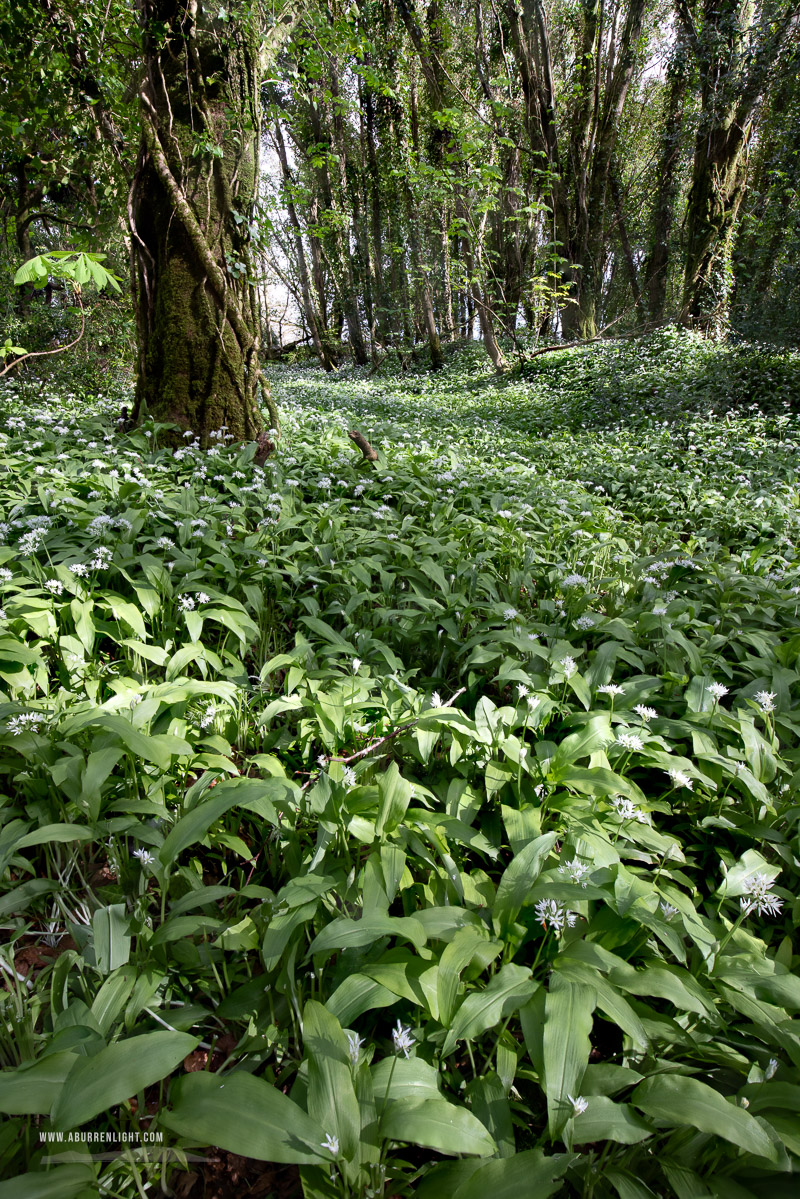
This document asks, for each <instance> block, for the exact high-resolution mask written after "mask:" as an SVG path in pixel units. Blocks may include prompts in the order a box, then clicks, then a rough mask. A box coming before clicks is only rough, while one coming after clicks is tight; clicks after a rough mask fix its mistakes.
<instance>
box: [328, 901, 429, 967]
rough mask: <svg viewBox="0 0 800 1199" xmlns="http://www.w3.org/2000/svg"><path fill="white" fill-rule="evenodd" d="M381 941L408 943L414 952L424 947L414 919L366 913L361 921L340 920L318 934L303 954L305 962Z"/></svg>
mask: <svg viewBox="0 0 800 1199" xmlns="http://www.w3.org/2000/svg"><path fill="white" fill-rule="evenodd" d="M381 937H400V938H402V939H403V940H404V941H411V942H412V944H414V945H416V947H417V949H421V948H422V946H423V945H424V944H425V941H426V937H425V929H424V928H423V927H422V925H421V924H420V922H419V920H417V919H416V918H415V917H413V916H385V915H383V913H381V912H367V913H365V915H363V916H362V917H361V919H360V920H351V919H350V917H349V916H339V917H337V919H336V920H332V921H331V923H330V924H327V925H326V926H325V928H323V930H322V932H320V933H318V934H317V936H316V937H315V938H314V940H313V941H312V942H311V946H310V948H309V950H308V953H307V954H306V959H308V958H310V957H315V956H316V955H317V954H329V953H331V951H332V950H334V949H358V948H360V947H361V946H364V945H372V943H373V942H374V941H377V940H379V939H380V938H381Z"/></svg>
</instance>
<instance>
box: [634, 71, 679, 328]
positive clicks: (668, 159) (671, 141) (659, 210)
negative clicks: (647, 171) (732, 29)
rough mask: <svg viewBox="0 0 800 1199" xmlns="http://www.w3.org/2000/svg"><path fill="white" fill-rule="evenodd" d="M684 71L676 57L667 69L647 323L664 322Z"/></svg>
mask: <svg viewBox="0 0 800 1199" xmlns="http://www.w3.org/2000/svg"><path fill="white" fill-rule="evenodd" d="M686 75H687V72H686V67H685V65H684V64H683V62H682V61H681V57H680V55H676V57H675V59H674V60H673V62H672V63H671V64H670V68H669V91H668V93H667V103H666V109H665V112H664V124H663V132H662V135H661V145H660V148H659V154H658V166H657V168H656V198H655V202H654V204H653V232H652V237H651V242H650V251H649V253H648V255H647V263H646V265H645V269H644V277H645V283H644V288H645V293H646V296H647V307H648V311H649V315H650V319H651V320H653V321H655V322H656V323H658V322H661V321H663V320H664V314H665V312H666V307H667V284H668V282H669V279H668V274H669V261H670V241H671V235H672V226H673V222H674V219H675V201H676V199H677V196H678V185H679V178H678V167H679V165H680V156H681V141H682V135H683V124H684V110H685V103H686V90H687V78H686Z"/></svg>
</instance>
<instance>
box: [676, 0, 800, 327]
mask: <svg viewBox="0 0 800 1199" xmlns="http://www.w3.org/2000/svg"><path fill="white" fill-rule="evenodd" d="M677 8H678V14H679V17H680V20H681V22H682V25H683V28H684V32H685V35H686V38H687V40H688V42H689V44H690V45H691V47H692V49H693V51H694V55H695V59H696V62H697V64H698V67H699V69H700V77H701V114H700V122H699V126H698V130H697V135H696V138H695V146H694V161H693V164H692V185H691V189H690V191H689V198H688V202H687V209H686V260H685V267H684V277H683V297H682V301H681V321H682V322H683V323H684V324H687V325H695V326H697V327H698V328H700V329H702V330H703V331H704V332H706V333H708V334H710V335H712V336H717V335H719V334H721V333H723V332H724V331H725V330H726V327H727V321H728V308H729V301H730V295H731V290H732V283H733V273H732V263H731V255H732V239H733V233H734V228H735V225H736V218H737V215H738V212H739V206H740V204H741V201H742V197H743V195H744V187H745V182H746V174H747V148H748V145H749V142H750V137H751V134H752V128H753V119H754V115H755V109H756V105H757V104H758V101H759V100H760V98H761V96H762V94H763V92H764V89H765V87H766V86H767V84H768V82H769V80H770V78H771V77H772V75H773V73H774V71H775V66H776V63H777V62H778V61H779V59H780V55H781V52H782V50H783V47H784V44H785V42H786V39H787V37H788V36H789V33H790V30H791V29H792V28H793V27H794V26H795V24H796V22H797V16H798V7H797V4H796V3H790V4H787V5H786V6H785V8H784V10H783V12H782V13H781V14H780V16H779V17H778V16H777V14H775V15H774V16H773V19H772V20H770V21H768V22H762V29H761V31H760V32H756V29H755V28H754V15H755V4H754V0H704V7H703V23H702V26H701V27H700V28H698V27H697V26H696V25H695V21H694V19H693V15H692V12H691V9H690V7H689V4H688V2H687V0H677Z"/></svg>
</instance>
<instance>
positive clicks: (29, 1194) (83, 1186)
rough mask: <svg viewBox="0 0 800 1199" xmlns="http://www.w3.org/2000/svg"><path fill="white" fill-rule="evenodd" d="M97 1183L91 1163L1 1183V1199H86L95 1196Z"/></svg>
mask: <svg viewBox="0 0 800 1199" xmlns="http://www.w3.org/2000/svg"><path fill="white" fill-rule="evenodd" d="M94 1179H95V1174H94V1169H93V1168H92V1166H91V1165H90V1164H89V1163H88V1162H87V1163H86V1164H85V1165H84V1164H83V1163H77V1162H76V1163H75V1164H74V1165H69V1166H56V1167H55V1169H52V1170H33V1171H31V1172H30V1173H29V1174H18V1175H17V1176H16V1178H7V1179H6V1180H5V1182H0V1199H82V1197H83V1196H85V1195H87V1194H92V1193H94V1186H95V1181H94Z"/></svg>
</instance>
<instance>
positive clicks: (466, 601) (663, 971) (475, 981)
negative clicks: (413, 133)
mask: <svg viewBox="0 0 800 1199" xmlns="http://www.w3.org/2000/svg"><path fill="white" fill-rule="evenodd" d="M488 368H489V363H488V360H487V359H485V358H484V357H483V356H482V355H481V354H480V352H479V351H478V349H477V347H473V348H467V349H465V350H463V351H462V352H460V353H458V354H453V355H451V356H449V357H447V359H446V363H445V366H444V368H443V370H442V371H440V372H439V373H438V374H436V375H434V376H431V375H430V374H427V373H422V372H420V373H412V374H406V375H404V376H402V377H400V376H396V375H393V374H387V373H383V374H380V373H379V374H376V375H374V376H373V377H368V376H367V374H366V372H365V371H349V372H347V373H343V374H342V375H340V376H339V377H334V376H326V375H325V374H324V373H323V372H322V371H321V370H319V369H308V368H299V367H276V368H273V369H272V370H271V372H270V373H271V383H272V386H273V389H274V392H275V394H276V396H277V397H278V398H279V400H280V403H281V407H282V415H283V430H284V435H283V438H282V441H281V443H280V448H279V450H278V452H277V453H276V454H275V455H274V456H273V457H271V458H270V459H268V461H267V463H266V465H265V466H264V468H263V469H262V468H260V467H256V466H254V464H253V452H254V447H253V446H252V445H250V446H248V447H245V448H242V447H241V446H230V447H229V446H227V445H226V444H225V439H224V436H223V437H222V438H221V439H218V444H216V445H212V446H211V447H209V448H208V449H202V448H201V447H200V446H199V444H197V443H196V442H194V441H193V440H192V438H191V437H190V436H189V437H187V438H186V445H185V448H184V449H182V450H180V451H178V452H177V453H172V452H171V451H169V450H167V449H165V448H161V438H162V430H160V429H159V428H157V427H153V426H148V425H145V426H144V427H143V428H141V429H139V430H136V431H133V432H130V433H127V434H126V433H122V432H120V430H119V429H118V427H117V425H116V424H115V417H116V412H117V410H118V408H117V403H118V400H112V399H111V398H95V399H91V398H89V397H87V396H86V395H85V394H83V393H80V392H76V393H75V394H74V395H72V396H70V395H64V394H60V395H59V396H58V397H55V396H54V395H52V394H50V393H48V392H47V391H44V392H40V391H39V390H38V389H37V388H33V387H31V386H30V385H29V384H26V383H24V382H21V383H17V384H9V382H8V381H7V380H6V381H5V383H4V385H3V386H4V391H3V400H2V413H3V415H2V423H3V429H4V432H3V436H2V443H3V444H2V458H1V459H0V461H1V462H2V468H3V474H2V476H0V503H2V518H3V524H2V526H0V527H1V528H2V532H3V535H4V544H3V546H2V548H0V587H1V588H2V627H0V689H1V690H2V696H0V699H1V700H2V702H1V703H0V770H2V773H3V778H4V780H5V781H4V783H3V788H2V789H3V795H2V798H1V799H0V804H2V806H1V807H0V820H2V828H1V829H0V855H2V857H1V859H0V868H2V870H3V871H4V873H3V875H2V876H1V877H2V887H1V888H0V889H1V890H2V894H1V895H0V913H1V918H2V922H3V925H4V928H5V930H6V935H7V944H6V945H5V946H4V947H3V949H2V950H0V964H2V969H3V971H4V974H5V976H6V980H7V982H6V986H5V988H4V989H3V990H2V992H0V1004H2V1012H3V1021H2V1025H0V1033H1V1034H2V1044H1V1045H0V1052H2V1062H3V1065H4V1067H5V1069H4V1070H3V1071H2V1072H0V1110H3V1111H4V1112H7V1113H8V1119H7V1122H6V1124H5V1126H4V1129H3V1133H2V1138H0V1154H2V1165H0V1170H2V1173H3V1175H4V1177H6V1178H9V1179H12V1178H13V1181H9V1182H8V1183H6V1184H5V1187H6V1190H2V1189H0V1194H3V1195H5V1194H6V1193H7V1194H8V1195H12V1194H13V1195H14V1196H15V1197H20V1199H24V1197H25V1196H27V1195H33V1194H37V1195H39V1194H43V1193H45V1192H44V1191H42V1190H41V1189H40V1188H41V1186H42V1184H43V1176H42V1174H41V1172H40V1171H41V1170H42V1169H43V1167H44V1159H45V1158H47V1157H48V1156H49V1157H50V1158H53V1157H55V1158H58V1151H57V1150H56V1149H54V1147H53V1145H52V1143H50V1144H48V1143H44V1142H42V1141H41V1140H39V1139H37V1134H41V1133H43V1132H49V1131H52V1130H62V1131H65V1130H69V1129H70V1128H74V1127H89V1128H92V1129H108V1130H112V1129H115V1130H119V1131H123V1132H124V1131H134V1130H148V1131H153V1130H158V1131H160V1132H163V1133H164V1136H165V1142H164V1145H165V1148H170V1147H175V1146H180V1147H183V1148H184V1149H186V1150H190V1149H191V1148H192V1147H193V1146H198V1145H199V1146H207V1145H210V1144H214V1145H219V1146H220V1147H221V1148H223V1149H226V1150H229V1151H231V1152H234V1153H238V1154H242V1155H244V1156H246V1157H250V1158H262V1159H264V1160H268V1161H277V1162H294V1163H297V1165H298V1166H299V1167H300V1172H301V1176H302V1183H303V1187H304V1194H305V1196H306V1197H307V1199H317V1197H319V1199H322V1197H327V1196H334V1195H351V1196H359V1197H360V1196H364V1197H366V1196H368V1195H384V1196H388V1195H397V1194H409V1193H412V1192H413V1193H414V1194H417V1195H420V1196H423V1197H424V1196H457V1197H458V1199H471V1197H472V1196H481V1197H482V1196H485V1195H487V1194H491V1193H495V1192H496V1193H497V1194H498V1195H505V1194H508V1195H519V1194H527V1193H530V1194H534V1193H535V1194H536V1195H537V1196H538V1195H548V1194H556V1193H559V1194H563V1195H591V1196H594V1197H595V1199H599V1197H600V1196H602V1197H604V1199H605V1197H606V1196H609V1197H611V1196H620V1199H644V1197H646V1196H650V1195H653V1194H655V1195H665V1196H673V1195H675V1196H678V1199H683V1197H684V1196H688V1195H697V1194H710V1195H713V1196H719V1197H720V1199H742V1197H743V1196H754V1195H755V1196H770V1197H778V1196H784V1195H785V1196H789V1195H791V1194H793V1193H794V1191H795V1190H796V1181H797V1180H796V1173H797V1170H798V1164H800V1139H799V1138H798V1134H797V1123H796V1106H797V1103H796V1097H797V1095H798V1093H800V1090H799V1088H800V1041H798V1031H797V1025H796V1022H795V1014H796V1012H797V1010H798V1008H800V983H798V978H797V973H796V967H797V956H796V953H795V950H794V948H793V944H792V932H793V928H794V927H795V924H796V917H797V900H796V898H795V895H796V892H797V881H798V875H799V874H800V862H799V861H798V848H797V817H798V812H800V806H798V802H797V786H798V774H797V767H798V760H797V748H796V745H797V732H798V718H797V702H798V700H797V697H798V679H799V677H800V676H799V675H798V670H797V658H798V649H800V622H799V621H798V605H799V604H800V563H798V557H797V549H796V544H795V543H796V541H797V536H798V523H799V522H800V509H799V508H798V502H797V455H798V452H800V423H798V416H797V399H798V391H799V389H800V361H799V360H798V358H797V356H796V355H793V354H785V353H784V354H779V353H776V352H772V351H769V350H767V349H765V348H763V347H762V348H753V347H739V348H729V349H719V348H714V347H712V346H710V345H709V343H707V342H703V341H701V340H699V339H696V338H694V337H693V336H691V335H688V334H685V333H682V334H679V333H677V332H673V331H665V332H663V333H661V334H659V335H658V336H657V337H656V338H653V339H651V340H650V341H649V342H647V343H646V344H638V345H636V346H635V348H634V347H632V346H630V345H628V344H626V343H615V344H608V345H604V346H602V347H589V348H586V349H583V350H577V349H573V350H565V351H563V352H561V353H559V354H557V355H551V356H547V357H543V358H540V359H536V360H534V362H533V363H531V364H530V365H529V366H528V368H527V370H526V373H525V374H524V375H522V376H519V377H517V378H515V379H513V380H512V379H508V378H505V379H502V380H499V381H498V380H497V377H496V376H494V375H491V376H490V375H488V374H487V370H488ZM353 427H356V428H359V429H360V430H362V431H363V432H364V433H365V434H366V435H367V436H368V437H369V439H370V440H371V441H372V443H373V444H374V445H375V446H376V448H377V449H378V450H379V453H380V457H379V460H378V462H377V464H376V466H375V468H374V469H373V468H371V467H370V466H369V465H368V464H367V463H365V462H363V461H362V460H361V459H360V457H359V456H358V455H357V453H356V451H355V450H354V448H353V446H352V445H351V443H350V441H349V440H348V438H347V430H348V429H351V428H353ZM183 1059H186V1070H187V1071H188V1073H185V1072H184V1070H183V1069H182V1067H181V1062H182V1061H183ZM198 1071H199V1072H198ZM182 1074H183V1075H184V1076H183V1077H181V1075H182ZM91 1148H92V1146H86V1145H84V1146H83V1147H80V1146H78V1147H77V1148H75V1147H71V1149H74V1151H75V1152H77V1153H78V1157H77V1158H76V1159H72V1160H71V1161H70V1162H69V1163H68V1164H57V1165H55V1166H53V1167H52V1171H51V1173H50V1174H49V1175H48V1176H47V1185H48V1186H50V1187H51V1188H52V1189H51V1191H48V1192H47V1193H52V1194H54V1195H55V1194H58V1195H59V1197H61V1199H69V1197H70V1196H73V1195H75V1196H79V1195H84V1194H86V1195H88V1194H95V1193H97V1188H98V1186H99V1188H100V1192H101V1193H109V1194H111V1193H113V1194H117V1195H125V1196H128V1195H133V1194H134V1193H136V1185H137V1179H138V1183H139V1185H140V1186H141V1185H144V1182H145V1180H146V1181H147V1182H149V1183H151V1184H157V1183H158V1180H159V1178H162V1177H164V1176H165V1173H167V1172H169V1171H174V1170H175V1169H177V1168H178V1167H177V1166H176V1165H175V1164H174V1162H173V1163H172V1164H171V1165H170V1163H169V1162H167V1160H166V1155H165V1158H164V1160H163V1161H162V1160H161V1159H160V1158H159V1157H158V1155H157V1154H155V1153H153V1152H150V1154H149V1155H148V1156H149V1159H150V1160H149V1163H148V1162H145V1161H144V1160H142V1158H141V1155H140V1154H139V1155H138V1161H137V1153H138V1151H137V1153H134V1154H129V1155H128V1159H127V1160H126V1158H125V1157H120V1158H118V1159H116V1160H114V1161H111V1162H107V1163H103V1162H93V1161H91V1160H90V1159H89V1152H90V1150H91ZM173 1156H174V1155H173ZM20 1175H24V1176H25V1177H17V1176H20ZM98 1177H99V1179H100V1181H99V1183H98V1181H97V1178H98ZM170 1177H171V1178H172V1180H173V1182H174V1181H175V1174H174V1173H171V1174H170ZM8 1188H11V1189H8Z"/></svg>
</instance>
